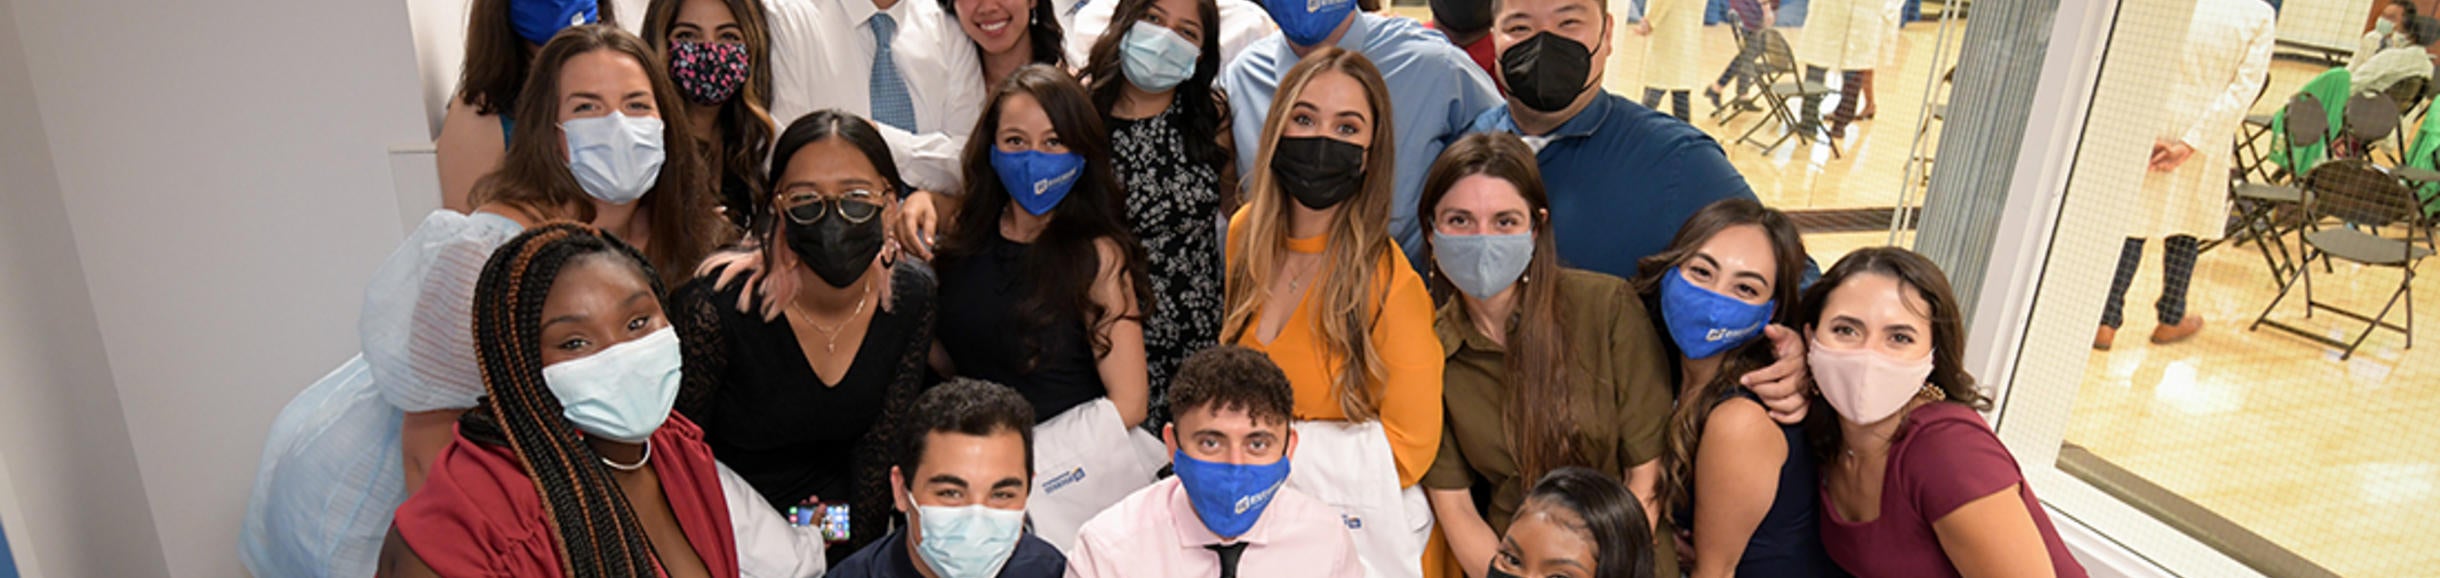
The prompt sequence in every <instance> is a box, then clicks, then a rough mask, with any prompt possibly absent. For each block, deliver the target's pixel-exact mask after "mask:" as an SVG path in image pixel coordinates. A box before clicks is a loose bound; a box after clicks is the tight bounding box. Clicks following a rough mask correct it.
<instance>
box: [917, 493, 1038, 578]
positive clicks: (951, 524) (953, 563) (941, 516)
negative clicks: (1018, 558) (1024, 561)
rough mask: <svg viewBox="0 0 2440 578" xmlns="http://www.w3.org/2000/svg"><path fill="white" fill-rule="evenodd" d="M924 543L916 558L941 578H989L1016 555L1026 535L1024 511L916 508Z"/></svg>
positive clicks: (974, 508)
mask: <svg viewBox="0 0 2440 578" xmlns="http://www.w3.org/2000/svg"><path fill="white" fill-rule="evenodd" d="M915 513H916V516H915V517H916V523H917V524H921V525H922V528H923V537H922V538H923V539H922V540H921V541H919V542H917V543H916V544H915V554H916V555H918V556H922V557H923V563H924V565H926V566H931V567H932V573H933V574H934V575H937V576H940V578H991V577H993V576H998V575H1000V568H1001V567H1003V566H1007V565H1008V558H1009V557H1010V556H1012V555H1015V554H1016V553H1017V540H1018V539H1019V538H1020V537H1022V536H1023V535H1024V533H1025V511H1024V510H1002V509H998V508H993V507H990V506H985V505H982V504H975V505H971V506H958V507H947V506H925V505H920V504H919V505H917V506H915Z"/></svg>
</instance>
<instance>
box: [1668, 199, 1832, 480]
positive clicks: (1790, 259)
mask: <svg viewBox="0 0 2440 578" xmlns="http://www.w3.org/2000/svg"><path fill="white" fill-rule="evenodd" d="M1746 225H1752V226H1757V227H1761V228H1762V233H1763V236H1765V237H1768V238H1769V239H1770V245H1771V259H1772V263H1773V265H1774V266H1773V267H1772V275H1773V277H1772V279H1771V303H1772V309H1771V320H1770V322H1771V323H1774V324H1779V325H1783V326H1784V325H1788V324H1790V320H1792V319H1794V318H1795V316H1796V315H1795V311H1796V304H1797V301H1798V300H1799V299H1800V295H1802V294H1803V291H1804V289H1803V287H1802V285H1803V281H1804V274H1805V243H1804V235H1803V234H1802V233H1801V232H1799V231H1797V229H1796V224H1795V223H1794V222H1792V221H1789V220H1788V216H1787V215H1786V214H1783V213H1780V212H1779V211H1776V210H1772V209H1770V208H1768V207H1764V206H1762V203H1760V202H1756V201H1754V200H1753V199H1723V200H1720V201H1718V202H1714V203H1712V204H1710V205H1708V206H1705V207H1703V209H1702V210H1700V211H1695V213H1694V216H1691V217H1687V218H1686V224H1685V225H1683V226H1680V227H1678V232H1677V236H1676V237H1673V238H1671V239H1670V240H1669V248H1668V249H1667V250H1664V251H1661V252H1660V253H1656V254H1653V255H1652V256H1649V257H1645V258H1643V260H1642V261H1639V262H1637V267H1638V268H1637V271H1636V276H1635V288H1636V292H1637V293H1638V294H1639V295H1641V296H1642V297H1643V298H1644V299H1645V300H1646V301H1647V302H1650V301H1653V300H1654V299H1656V297H1657V296H1658V295H1659V294H1660V285H1661V280H1662V279H1663V278H1664V276H1666V275H1669V274H1671V273H1673V272H1675V271H1677V270H1678V267H1681V266H1684V265H1685V264H1686V262H1687V261H1691V260H1694V255H1695V253H1697V252H1699V251H1701V250H1702V248H1703V244H1704V243H1708V242H1711V238H1712V237H1713V236H1716V235H1719V234H1720V231H1722V230H1726V229H1728V228H1730V227H1740V226H1746ZM1653 314H1654V315H1659V314H1660V313H1659V312H1658V311H1655V312H1653ZM1663 323H1666V321H1663ZM1662 334H1663V338H1662V339H1661V342H1662V343H1666V344H1667V347H1668V349H1669V351H1670V352H1671V353H1673V354H1677V355H1673V356H1672V359H1675V358H1676V357H1678V356H1682V355H1683V354H1682V353H1679V352H1678V349H1677V342H1676V341H1674V340H1671V339H1669V338H1667V337H1666V335H1667V334H1668V332H1667V331H1665V330H1664V331H1662ZM1776 361H1778V354H1777V352H1776V351H1773V350H1772V348H1771V340H1769V339H1762V338H1759V337H1757V338H1755V339H1750V340H1747V341H1746V342H1745V343H1744V344H1743V345H1739V346H1737V347H1735V348H1732V349H1730V350H1729V351H1728V352H1727V353H1723V354H1721V355H1720V369H1719V371H1718V372H1715V373H1713V374H1712V376H1711V379H1709V380H1705V381H1704V382H1703V383H1695V384H1686V385H1685V386H1684V387H1685V390H1684V391H1683V392H1681V393H1680V394H1679V395H1678V403H1677V408H1675V409H1672V410H1670V412H1669V425H1668V428H1667V430H1666V431H1665V432H1663V433H1664V435H1665V436H1666V444H1665V447H1666V449H1667V451H1668V454H1667V455H1665V456H1663V457H1664V458H1666V460H1665V461H1663V462H1662V465H1661V483H1660V497H1661V500H1660V502H1659V503H1661V504H1663V505H1667V506H1669V507H1672V508H1675V507H1682V506H1685V505H1687V504H1689V503H1691V499H1690V497H1691V496H1693V495H1694V457H1695V452H1696V451H1698V447H1697V446H1698V445H1699V444H1700V443H1701V442H1702V440H1703V427H1704V426H1705V425H1706V424H1707V423H1708V422H1709V421H1710V420H1711V409H1712V408H1713V407H1715V406H1717V405H1718V404H1719V402H1721V401H1725V400H1727V399H1728V397H1729V396H1730V395H1733V394H1734V392H1735V390H1736V388H1738V387H1741V385H1740V382H1739V381H1738V380H1739V379H1740V378H1742V377H1744V376H1745V374H1746V373H1747V372H1751V371H1753V370H1756V369H1761V368H1764V367H1768V366H1770V365H1771V363H1773V362H1776Z"/></svg>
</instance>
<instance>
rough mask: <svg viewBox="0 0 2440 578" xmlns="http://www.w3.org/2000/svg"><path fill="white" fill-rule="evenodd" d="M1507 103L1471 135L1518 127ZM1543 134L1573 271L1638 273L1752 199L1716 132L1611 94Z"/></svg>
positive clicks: (1555, 226)
mask: <svg viewBox="0 0 2440 578" xmlns="http://www.w3.org/2000/svg"><path fill="white" fill-rule="evenodd" d="M1508 106H1509V105H1506V104H1502V105H1500V106H1497V107H1493V108H1492V109H1491V110H1489V111H1485V112H1484V113H1483V114H1482V115H1481V116H1478V117H1475V119H1474V125H1473V126H1472V127H1470V128H1469V130H1468V131H1467V132H1475V131H1501V132H1508V133H1517V127H1516V119H1515V118H1513V117H1510V116H1509V115H1508ZM1400 128H1404V127H1400ZM1519 134H1521V133H1519ZM1544 136H1547V137H1550V142H1549V144H1547V145H1543V146H1542V147H1541V152H1540V153H1538V154H1536V155H1535V158H1536V159H1538V160H1540V161H1541V163H1540V164H1541V166H1542V183H1543V186H1545V187H1547V188H1548V189H1549V191H1550V222H1551V229H1552V233H1553V234H1555V235H1557V241H1558V243H1559V259H1560V260H1562V261H1565V262H1566V263H1567V265H1568V266H1570V267H1576V268H1579V269H1590V270H1593V271H1599V272H1602V273H1608V274H1610V275H1614V276H1617V277H1618V278H1621V279H1634V278H1635V262H1636V260H1639V259H1642V258H1644V256H1646V255H1651V254H1653V253H1659V252H1661V251H1662V250H1663V249H1667V248H1669V239H1670V237H1673V236H1676V235H1677V230H1678V228H1679V227H1680V226H1683V225H1684V224H1685V223H1686V218H1687V217H1691V216H1694V213H1695V211H1698V210H1701V209H1702V208H1703V207H1705V206H1707V205H1710V204H1711V203H1712V202H1714V201H1718V200H1721V199H1752V198H1754V190H1753V189H1751V188H1749V187H1747V186H1746V184H1745V177H1744V176H1742V175H1739V174H1737V169H1736V167H1733V166H1730V165H1729V164H1728V155H1727V154H1725V153H1722V152H1721V151H1720V144H1719V143H1718V142H1714V141H1713V140H1711V137H1710V136H1708V135H1705V134H1703V131H1701V130H1697V129H1696V128H1695V127H1694V126H1693V125H1689V124H1686V122H1685V121H1681V120H1678V119H1677V118H1675V117H1671V116H1669V115H1666V114H1661V113H1658V112H1654V111H1653V110H1652V109H1648V108H1644V107H1643V105H1640V104H1636V103H1634V102H1630V101H1628V100H1627V99H1625V98H1621V97H1619V96H1618V95H1615V94H1610V92H1609V91H1607V90H1604V91H1601V94H1600V95H1597V96H1595V97H1593V102H1592V104H1590V105H1587V106H1585V107H1584V110H1583V111H1582V112H1578V113H1577V114H1576V117H1575V118H1571V119H1568V121H1567V122H1565V123H1561V124H1560V125H1559V128H1557V129H1555V130H1552V131H1551V132H1550V134H1548V135H1544ZM1532 140H1533V139H1531V138H1529V139H1527V142H1532ZM1239 142H1244V141H1239Z"/></svg>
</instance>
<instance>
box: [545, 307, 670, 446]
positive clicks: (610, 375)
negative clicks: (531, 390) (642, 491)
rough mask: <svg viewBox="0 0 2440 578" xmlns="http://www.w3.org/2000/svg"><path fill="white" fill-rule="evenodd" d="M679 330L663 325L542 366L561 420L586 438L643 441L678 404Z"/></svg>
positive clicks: (659, 426)
mask: <svg viewBox="0 0 2440 578" xmlns="http://www.w3.org/2000/svg"><path fill="white" fill-rule="evenodd" d="M679 360H680V357H679V355H678V332H676V331H672V330H671V329H670V328H667V327H663V328H661V330H659V331H654V332H652V334H650V335H646V336H644V337H643V338H641V339H636V340H634V341H629V342H626V343H621V344H618V345H613V346H610V348H609V349H603V350H601V351H600V352H597V353H594V354H593V355H591V356H587V357H584V358H582V359H572V360H568V361H562V362H559V363H553V364H551V365H550V366H548V367H544V368H542V383H543V385H544V386H546V387H549V388H550V389H551V395H554V396H558V397H559V407H560V408H561V409H560V412H559V414H560V415H561V416H564V417H566V418H568V423H572V424H575V425H576V429H577V430H579V431H583V432H585V433H586V434H587V435H592V436H596V437H600V438H603V439H608V440H612V441H619V442H625V443H631V444H633V443H643V442H644V440H645V439H647V438H650V437H652V432H654V431H656V430H659V429H661V423H662V422H666V421H669V408H670V406H671V405H672V404H675V403H677V401H678V375H679V373H678V366H679Z"/></svg>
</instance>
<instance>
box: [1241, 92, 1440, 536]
mask: <svg viewBox="0 0 2440 578" xmlns="http://www.w3.org/2000/svg"><path fill="white" fill-rule="evenodd" d="M1389 112H1390V101H1389V92H1388V89H1387V87H1386V86H1385V85H1384V83H1383V82H1382V80H1381V73H1380V71H1379V69H1377V68H1374V66H1373V64H1372V62H1371V61H1368V60H1365V58H1364V57H1363V56H1362V55H1359V54H1356V53H1353V52H1345V51H1341V50H1338V49H1336V48H1323V49H1321V50H1319V51H1316V52H1314V53H1312V54H1309V55H1306V56H1305V58H1304V61H1303V62H1302V63H1299V64H1297V65H1296V67H1295V68H1293V69H1290V70H1289V71H1288V75H1287V78H1286V80H1285V81H1284V82H1281V83H1280V93H1279V95H1278V97H1277V98H1276V99H1275V100H1274V101H1273V103H1272V104H1271V111H1270V114H1269V116H1268V117H1266V118H1269V119H1271V122H1270V124H1269V125H1268V126H1265V127H1263V132H1262V142H1261V143H1259V145H1258V146H1260V147H1261V149H1260V152H1259V154H1257V155H1256V157H1255V163H1254V164H1255V166H1257V167H1267V168H1266V169H1261V170H1257V171H1255V174H1254V175H1252V177H1253V185H1252V187H1250V188H1249V189H1248V192H1247V204H1246V206H1245V208H1244V209H1241V210H1239V211H1238V213H1237V215H1235V216H1234V217H1232V218H1231V219H1230V221H1229V235H1228V251H1227V260H1228V273H1227V297H1226V300H1225V304H1226V308H1225V310H1226V311H1227V318H1226V320H1225V321H1223V322H1222V324H1221V334H1220V339H1221V341H1222V342H1224V343H1235V344H1238V345H1244V346H1246V347H1250V348H1253V349H1255V350H1258V351H1262V352H1264V353H1266V354H1269V355H1270V356H1271V360H1272V361H1273V362H1275V363H1277V364H1279V367H1280V369H1282V370H1284V371H1286V372H1287V374H1288V381H1289V383H1290V384H1291V385H1293V386H1294V387H1295V390H1296V419H1297V420H1298V421H1297V422H1296V431H1297V435H1298V437H1299V439H1300V440H1301V442H1300V443H1299V445H1298V451H1297V452H1296V454H1295V455H1294V456H1293V457H1292V458H1291V460H1292V461H1291V466H1290V467H1291V468H1292V470H1291V473H1290V474H1289V477H1288V483H1289V485H1291V486H1294V487H1296V488H1297V489H1298V490H1299V491H1302V492H1304V493H1306V494H1309V495H1312V496H1314V497H1316V498H1319V499H1321V500H1322V501H1324V502H1327V503H1329V504H1331V505H1332V506H1333V507H1336V508H1338V509H1339V510H1340V511H1341V512H1342V513H1344V514H1345V515H1347V516H1348V518H1349V519H1348V520H1347V526H1348V529H1349V530H1350V531H1351V532H1353V533H1354V534H1355V541H1356V548H1357V550H1358V551H1359V552H1360V554H1361V555H1362V556H1363V558H1364V562H1365V565H1366V566H1367V567H1368V568H1371V569H1372V570H1373V572H1372V575H1374V576H1420V575H1422V570H1421V564H1420V561H1421V558H1422V555H1423V551H1424V543H1425V540H1424V536H1426V535H1428V534H1429V533H1430V530H1431V524H1432V521H1431V513H1430V507H1429V506H1428V505H1427V504H1426V502H1425V500H1424V497H1423V492H1422V489H1421V488H1418V487H1416V485H1415V484H1416V482H1417V481H1419V480H1421V479H1422V478H1423V473H1424V471H1425V470H1428V469H1430V468H1431V465H1432V459H1433V458H1434V457H1435V456H1436V455H1437V452H1438V450H1439V446H1440V424H1441V402H1440V380H1441V376H1440V368H1441V357H1442V355H1441V353H1442V352H1441V349H1440V343H1439V340H1438V338H1436V337H1435V336H1434V335H1433V333H1432V299H1431V297H1430V295H1429V294H1428V293H1427V292H1426V291H1425V289H1424V287H1423V279H1422V278H1420V277H1418V276H1416V275H1415V272H1414V270H1412V269H1409V268H1408V267H1407V266H1406V263H1405V261H1404V259H1403V258H1402V256H1403V255H1404V254H1405V253H1403V252H1401V251H1400V250H1399V249H1398V246H1397V243H1396V242H1395V241H1392V240H1391V239H1390V237H1389V233H1388V231H1387V225H1388V223H1389V208H1390V207H1389V203H1390V196H1391V191H1390V188H1391V185H1392V181H1393V180H1394V179H1393V176H1394V175H1395V174H1396V173H1395V172H1394V171H1393V170H1392V163H1393V162H1394V161H1393V159H1395V158H1397V157H1396V156H1395V155H1394V153H1393V151H1391V150H1390V148H1391V147H1390V145H1391V143H1393V142H1395V139H1394V138H1393V136H1392V134H1391V132H1390V116H1389Z"/></svg>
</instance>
